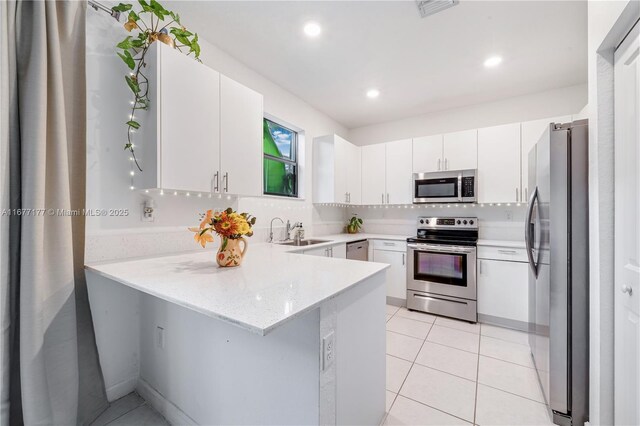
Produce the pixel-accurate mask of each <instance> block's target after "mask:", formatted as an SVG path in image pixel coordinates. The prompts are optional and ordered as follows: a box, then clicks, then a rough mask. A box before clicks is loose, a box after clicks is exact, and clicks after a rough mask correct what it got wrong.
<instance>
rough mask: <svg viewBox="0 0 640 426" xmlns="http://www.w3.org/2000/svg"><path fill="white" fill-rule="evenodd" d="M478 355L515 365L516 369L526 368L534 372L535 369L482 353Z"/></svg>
mask: <svg viewBox="0 0 640 426" xmlns="http://www.w3.org/2000/svg"><path fill="white" fill-rule="evenodd" d="M484 337H486V336H484ZM479 355H480V356H483V357H485V358H491V359H495V360H496V361H502V362H506V363H507V364H512V365H517V366H518V367H523V368H528V369H529V370H535V367H529V366H527V365H522V364H518V363H517V362H513V361H507V360H506V359H502V358H497V357H495V356H491V355H485V354H483V353H480V354H479Z"/></svg>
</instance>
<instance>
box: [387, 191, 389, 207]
mask: <svg viewBox="0 0 640 426" xmlns="http://www.w3.org/2000/svg"><path fill="white" fill-rule="evenodd" d="M387 204H389V193H388V192H387Z"/></svg>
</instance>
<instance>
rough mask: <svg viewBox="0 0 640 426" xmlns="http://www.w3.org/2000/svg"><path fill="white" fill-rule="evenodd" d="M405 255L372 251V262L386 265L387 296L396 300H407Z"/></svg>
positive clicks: (395, 252)
mask: <svg viewBox="0 0 640 426" xmlns="http://www.w3.org/2000/svg"><path fill="white" fill-rule="evenodd" d="M406 256H407V255H406V253H405V252H400V251H386V250H373V259H372V260H373V261H374V262H380V263H388V264H389V265H391V267H390V268H389V269H387V296H389V297H395V298H397V299H406V298H407V269H406V260H407V259H406Z"/></svg>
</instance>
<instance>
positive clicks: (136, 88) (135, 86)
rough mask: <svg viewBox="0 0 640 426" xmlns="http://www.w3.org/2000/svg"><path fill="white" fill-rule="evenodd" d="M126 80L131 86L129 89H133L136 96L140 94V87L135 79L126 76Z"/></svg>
mask: <svg viewBox="0 0 640 426" xmlns="http://www.w3.org/2000/svg"><path fill="white" fill-rule="evenodd" d="M124 79H125V80H127V84H128V85H129V89H131V91H132V92H133V93H134V94H136V95H137V94H138V93H139V92H140V86H138V82H137V81H136V80H135V79H133V78H132V77H131V76H128V75H125V76H124Z"/></svg>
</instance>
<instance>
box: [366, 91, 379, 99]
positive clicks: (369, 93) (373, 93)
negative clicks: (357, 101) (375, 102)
mask: <svg viewBox="0 0 640 426" xmlns="http://www.w3.org/2000/svg"><path fill="white" fill-rule="evenodd" d="M378 96H380V91H379V90H378V89H369V90H367V98H369V99H375V98H377V97H378Z"/></svg>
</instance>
